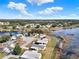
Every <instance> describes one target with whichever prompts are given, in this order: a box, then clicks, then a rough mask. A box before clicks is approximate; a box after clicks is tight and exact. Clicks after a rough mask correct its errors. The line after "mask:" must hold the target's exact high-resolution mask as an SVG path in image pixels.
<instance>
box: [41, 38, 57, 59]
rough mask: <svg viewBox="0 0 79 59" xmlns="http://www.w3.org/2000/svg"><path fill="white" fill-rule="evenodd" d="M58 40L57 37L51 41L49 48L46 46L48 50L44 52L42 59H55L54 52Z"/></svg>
mask: <svg viewBox="0 0 79 59" xmlns="http://www.w3.org/2000/svg"><path fill="white" fill-rule="evenodd" d="M56 39H57V38H56V37H53V38H52V39H51V40H49V42H48V44H47V46H46V49H45V51H42V58H41V59H51V58H52V59H53V58H54V57H52V56H55V53H56V52H55V51H53V49H54V47H55V45H56V43H57V40H56Z"/></svg>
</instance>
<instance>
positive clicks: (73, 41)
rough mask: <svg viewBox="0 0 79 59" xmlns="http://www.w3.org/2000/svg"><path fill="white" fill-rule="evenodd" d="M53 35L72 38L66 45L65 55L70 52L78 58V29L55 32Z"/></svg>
mask: <svg viewBox="0 0 79 59" xmlns="http://www.w3.org/2000/svg"><path fill="white" fill-rule="evenodd" d="M53 34H54V35H56V36H72V39H71V41H70V42H69V44H68V48H67V49H66V53H68V52H70V51H71V52H72V53H73V52H74V53H75V54H76V55H77V57H79V28H74V29H62V30H57V31H54V32H53ZM71 52H70V53H71ZM63 59H64V58H63Z"/></svg>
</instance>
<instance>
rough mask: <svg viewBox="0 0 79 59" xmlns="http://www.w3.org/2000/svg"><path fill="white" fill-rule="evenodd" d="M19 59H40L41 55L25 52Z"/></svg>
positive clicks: (35, 52)
mask: <svg viewBox="0 0 79 59" xmlns="http://www.w3.org/2000/svg"><path fill="white" fill-rule="evenodd" d="M20 59H41V54H40V53H38V52H37V51H25V52H24V53H23V54H22V55H21V56H20Z"/></svg>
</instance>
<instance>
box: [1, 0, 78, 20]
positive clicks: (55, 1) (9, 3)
mask: <svg viewBox="0 0 79 59" xmlns="http://www.w3.org/2000/svg"><path fill="white" fill-rule="evenodd" d="M0 19H79V0H0Z"/></svg>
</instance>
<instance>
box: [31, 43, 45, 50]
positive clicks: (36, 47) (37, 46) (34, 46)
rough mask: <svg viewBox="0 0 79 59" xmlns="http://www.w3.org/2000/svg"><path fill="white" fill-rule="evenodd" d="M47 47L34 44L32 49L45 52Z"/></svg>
mask: <svg viewBox="0 0 79 59" xmlns="http://www.w3.org/2000/svg"><path fill="white" fill-rule="evenodd" d="M45 48H46V47H45V46H44V45H37V44H33V45H32V46H31V49H35V50H37V51H38V50H44V49H45Z"/></svg>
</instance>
